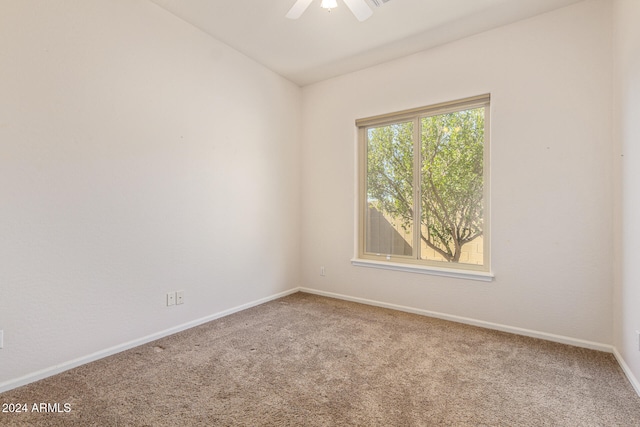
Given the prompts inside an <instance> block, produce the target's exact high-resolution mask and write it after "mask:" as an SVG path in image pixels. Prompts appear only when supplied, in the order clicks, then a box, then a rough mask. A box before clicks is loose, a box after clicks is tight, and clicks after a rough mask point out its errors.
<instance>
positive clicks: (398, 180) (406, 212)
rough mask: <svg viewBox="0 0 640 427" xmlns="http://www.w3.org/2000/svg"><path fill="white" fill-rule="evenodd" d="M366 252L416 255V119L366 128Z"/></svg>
mask: <svg viewBox="0 0 640 427" xmlns="http://www.w3.org/2000/svg"><path fill="white" fill-rule="evenodd" d="M366 148H367V177H366V185H367V200H366V202H367V207H366V211H365V227H366V230H365V236H366V237H365V252H368V253H374V254H383V255H405V256H412V255H413V226H412V224H413V122H403V123H395V124H392V125H386V126H380V127H375V128H369V129H368V130H367V147H366Z"/></svg>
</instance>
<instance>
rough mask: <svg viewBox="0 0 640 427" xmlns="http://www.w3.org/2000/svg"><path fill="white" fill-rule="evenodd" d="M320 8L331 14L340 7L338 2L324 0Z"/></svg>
mask: <svg viewBox="0 0 640 427" xmlns="http://www.w3.org/2000/svg"><path fill="white" fill-rule="evenodd" d="M320 7H321V8H323V9H327V10H329V12H331V9H333V8H335V7H338V2H337V1H336V0H322V3H321V4H320Z"/></svg>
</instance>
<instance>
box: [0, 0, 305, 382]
mask: <svg viewBox="0 0 640 427" xmlns="http://www.w3.org/2000/svg"><path fill="white" fill-rule="evenodd" d="M300 107H301V91H300V89H299V88H298V87H297V86H295V85H293V84H291V83H290V82H288V81H287V80H285V79H283V78H281V77H279V76H277V75H276V74H274V73H272V72H271V71H268V70H266V69H265V68H263V67H262V66H260V65H258V64H257V63H255V62H253V61H251V60H249V59H248V58H246V57H245V56H243V55H241V54H239V53H237V52H236V51H234V50H232V49H230V48H229V47H227V46H226V45H223V44H222V43H219V42H217V41H215V40H213V39H212V38H210V37H209V36H207V35H205V34H204V33H202V32H200V31H199V30H197V29H195V28H193V27H191V26H190V25H188V24H186V23H184V22H183V21H181V20H179V19H177V18H175V17H174V16H172V15H170V14H169V13H167V12H165V11H164V10H162V9H160V8H159V7H157V6H156V5H154V4H152V3H150V2H147V1H144V0H101V1H90V2H88V1H80V0H76V1H63V2H49V1H40V0H4V1H3V2H2V13H0V204H1V208H0V239H1V244H0V264H1V268H0V329H2V330H4V348H3V349H0V388H2V384H3V383H4V384H5V386H7V384H9V386H10V385H11V384H15V382H16V381H17V379H19V378H21V377H23V376H27V377H29V376H33V375H34V373H37V372H38V371H39V370H45V371H46V370H47V369H50V368H52V367H55V366H56V365H58V364H61V363H66V362H69V361H73V360H75V359H76V358H83V357H85V356H87V355H89V354H91V353H94V352H101V351H104V350H105V349H108V348H111V347H113V346H120V345H123V344H124V343H127V342H129V341H131V340H138V339H140V338H141V337H145V336H148V335H150V334H154V333H158V332H159V331H164V330H167V329H170V328H173V327H176V326H177V325H181V324H184V323H186V322H191V321H194V320H196V319H200V318H202V317H205V316H209V315H212V314H215V313H218V312H221V311H223V310H227V309H230V308H233V307H236V306H239V305H241V304H246V303H250V302H252V301H256V300H258V299H260V298H264V297H268V296H272V295H274V294H277V293H279V292H283V291H286V290H289V289H292V288H294V287H296V286H298V283H299V262H298V260H299V252H300V248H299V236H300V219H299V218H300V196H299V194H300V193H299V174H300V171H299V158H300V150H299V139H300V125H299V123H300V122H301V117H300ZM178 289H181V290H184V291H185V304H184V305H181V306H178V307H172V308H167V307H166V306H165V293H166V292H168V291H172V290H178Z"/></svg>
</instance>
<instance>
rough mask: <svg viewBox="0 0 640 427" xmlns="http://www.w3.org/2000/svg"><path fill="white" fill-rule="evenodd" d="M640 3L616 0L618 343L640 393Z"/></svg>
mask: <svg viewBox="0 0 640 427" xmlns="http://www.w3.org/2000/svg"><path fill="white" fill-rule="evenodd" d="M639 17H640V2H638V1H637V0H615V1H614V2H613V28H614V44H613V47H614V50H613V52H614V64H615V66H614V71H615V72H614V94H615V97H614V138H615V142H616V150H615V152H614V159H615V165H616V172H617V173H618V175H617V177H618V179H619V181H618V187H619V189H620V190H619V191H617V195H618V197H617V198H616V211H615V212H616V214H617V215H618V218H617V219H618V222H617V224H616V225H617V227H616V231H617V240H616V243H617V251H616V253H617V255H618V257H617V263H616V266H617V267H618V269H617V271H616V273H617V274H616V287H615V296H614V307H615V322H614V331H615V336H614V343H615V347H616V349H617V350H618V352H619V354H620V356H621V357H622V359H623V360H624V363H626V365H627V366H626V367H627V368H628V369H630V371H631V372H632V374H633V376H634V377H635V378H636V382H635V384H634V385H635V387H636V389H637V391H638V392H639V393H640V383H638V382H637V379H640V351H638V350H639V349H638V337H637V335H636V331H638V330H640V263H639V262H638V254H639V253H640V223H639V222H638V221H639V218H640V122H639V121H638V118H639V117H640V27H639V26H638V18H639Z"/></svg>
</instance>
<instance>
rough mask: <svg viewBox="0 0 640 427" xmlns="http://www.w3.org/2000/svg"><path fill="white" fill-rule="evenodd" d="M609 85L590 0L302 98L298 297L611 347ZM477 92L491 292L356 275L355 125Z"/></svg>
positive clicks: (596, 7)
mask: <svg viewBox="0 0 640 427" xmlns="http://www.w3.org/2000/svg"><path fill="white" fill-rule="evenodd" d="M611 79H612V65H611V5H610V2H609V1H607V0H602V1H600V0H593V1H592V0H590V1H585V2H581V3H578V4H575V5H573V6H569V7H566V8H563V9H560V10H557V11H555V12H551V13H547V14H544V15H540V16H538V17H535V18H533V19H529V20H526V21H522V22H518V23H515V24H513V25H509V26H506V27H502V28H499V29H496V30H493V31H489V32H486V33H483V34H480V35H477V36H474V37H470V38H466V39H463V40H460V41H457V42H454V43H450V44H447V45H444V46H441V47H438V48H434V49H431V50H428V51H424V52H421V53H419V54H416V55H412V56H409V57H406V58H403V59H399V60H396V61H391V62H388V63H385V64H382V65H379V66H376V67H372V68H368V69H366V70H362V71H359V72H356V73H352V74H349V75H344V76H342V77H338V78H334V79H331V80H328V81H325V82H321V83H318V84H315V85H311V86H308V87H305V88H304V89H303V102H304V110H303V112H304V117H303V123H304V126H303V133H304V137H303V157H302V159H303V164H304V171H303V188H304V195H303V212H302V213H303V227H302V230H303V234H302V242H303V264H302V268H303V270H302V279H303V283H302V284H303V286H307V287H309V288H312V289H315V290H318V291H321V292H327V293H336V294H341V295H346V296H349V297H353V298H360V299H364V300H373V301H382V302H384V303H387V304H392V305H398V306H404V307H411V308H416V309H420V310H425V311H429V312H437V313H446V314H448V315H452V316H459V317H463V318H469V319H477V320H480V321H483V322H491V323H494V324H500V325H509V326H510V327H513V328H523V329H528V330H533V331H540V332H543V333H546V334H549V335H557V336H565V337H572V338H574V339H578V340H584V341H588V342H594V343H600V344H603V345H605V346H606V345H610V344H612V339H613V337H612V296H611V283H612V280H613V272H612V265H613V258H612V247H613V241H612V235H611V230H612V224H613V219H612V212H611V208H610V206H611V203H612V201H613V197H612V191H611V189H612V164H611V126H612V123H611V102H612V90H611ZM485 93H490V94H491V120H492V122H491V164H490V168H491V186H492V187H491V200H490V201H491V212H492V217H491V246H492V259H493V261H492V270H493V272H494V273H495V280H494V281H493V282H491V283H480V282H477V281H471V280H464V279H456V278H447V277H437V276H429V275H423V274H415V273H408V272H398V271H388V270H378V269H372V268H365V267H355V266H353V265H352V264H351V259H352V257H353V256H354V252H355V251H354V247H355V244H354V238H355V224H356V221H355V218H356V209H357V203H356V200H357V191H356V186H355V182H356V158H355V155H356V144H357V135H356V127H355V123H354V122H355V120H356V119H358V118H362V117H371V116H375V115H378V114H384V113H389V112H394V111H401V110H404V109H408V108H414V107H420V106H425V105H431V104H436V103H439V102H444V101H450V100H455V99H461V98H465V97H469V96H474V95H481V94H485ZM319 266H325V269H326V276H324V277H322V276H320V275H319V274H318V271H319Z"/></svg>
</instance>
